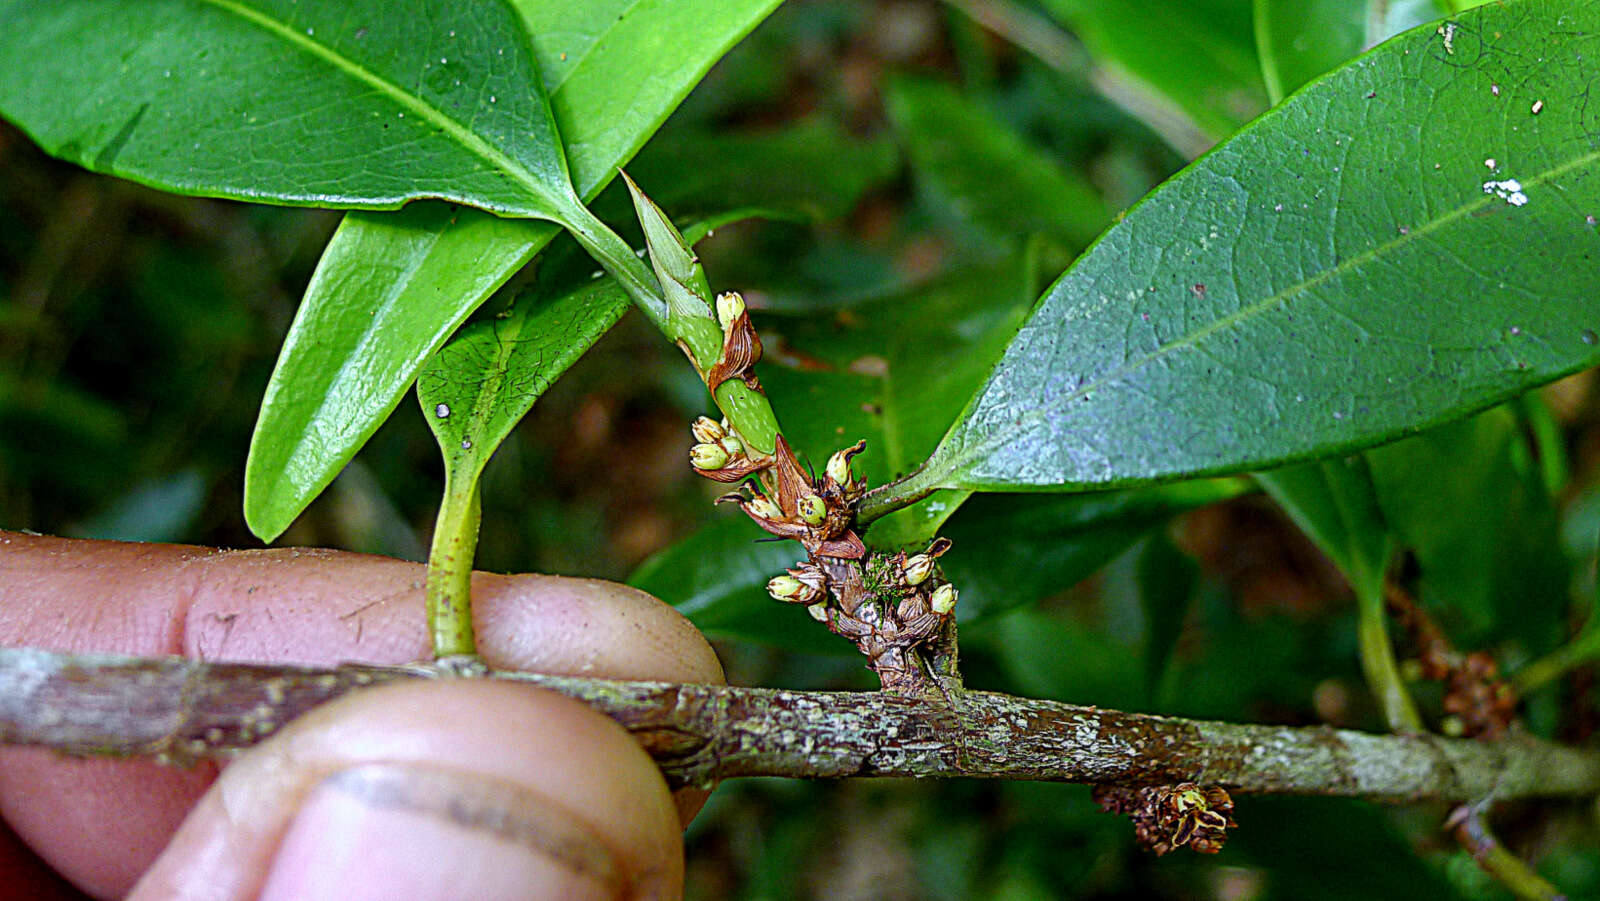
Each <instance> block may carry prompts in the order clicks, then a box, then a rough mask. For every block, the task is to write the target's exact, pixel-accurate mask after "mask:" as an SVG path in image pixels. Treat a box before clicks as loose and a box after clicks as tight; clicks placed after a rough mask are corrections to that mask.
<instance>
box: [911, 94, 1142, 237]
mask: <svg viewBox="0 0 1600 901" xmlns="http://www.w3.org/2000/svg"><path fill="white" fill-rule="evenodd" d="M885 104H886V106H887V109H888V112H889V117H890V118H891V119H892V120H893V121H894V125H895V130H896V131H897V132H899V134H900V137H901V139H902V140H903V141H904V142H905V144H906V147H907V150H908V151H909V153H910V157H911V164H912V167H913V169H914V170H915V171H916V174H917V182H918V185H919V186H920V187H921V188H922V190H923V191H924V192H926V193H927V194H928V195H930V197H931V199H932V200H933V203H934V205H935V206H936V207H938V208H939V209H940V210H944V211H948V213H949V214H950V215H952V216H953V217H955V218H956V219H957V220H959V221H961V222H963V223H965V224H967V225H968V226H969V227H970V228H972V229H973V230H974V231H976V232H977V233H979V234H980V235H982V236H984V237H985V238H987V239H988V240H990V241H994V242H997V243H1001V244H1004V243H1008V242H1009V243H1015V242H1016V241H1018V240H1020V239H1022V238H1025V237H1027V236H1028V235H1031V234H1034V233H1036V232H1037V233H1042V234H1046V235H1049V236H1050V237H1052V238H1054V239H1056V240H1057V241H1060V242H1061V243H1063V244H1065V245H1067V246H1069V247H1073V248H1081V247H1083V246H1085V245H1087V244H1088V243H1089V242H1090V241H1093V240H1094V238H1095V236H1096V235H1098V234H1100V231H1101V230H1102V229H1104V228H1105V227H1106V224H1107V223H1108V222H1110V220H1111V214H1110V211H1109V210H1107V209H1106V204H1105V201H1104V200H1103V199H1101V197H1100V194H1099V192H1097V191H1096V190H1095V189H1094V186H1093V185H1091V184H1089V182H1088V181H1087V180H1085V179H1084V178H1082V177H1081V176H1079V175H1077V174H1076V173H1075V172H1072V171H1070V170H1068V169H1065V168H1062V167H1061V166H1059V165H1057V164H1056V163H1055V162H1054V161H1053V160H1051V159H1049V158H1048V157H1047V156H1045V155H1044V153H1043V151H1042V150H1041V149H1040V148H1038V147H1035V146H1032V145H1030V144H1029V143H1028V142H1027V141H1026V140H1024V139H1023V137H1022V136H1021V135H1019V134H1017V133H1016V132H1014V131H1012V130H1011V129H1010V128H1009V127H1007V126H1006V125H1005V124H1004V123H1003V122H1001V121H1000V119H999V118H998V117H996V116H995V115H994V114H993V113H991V112H989V111H988V110H986V109H984V108H983V107H982V106H981V105H979V104H978V103H976V102H974V101H973V100H971V99H970V98H968V97H966V96H964V95H962V93H961V92H960V91H958V90H956V89H955V88H953V87H951V86H949V85H946V84H943V83H941V82H938V81H933V80H931V79H921V78H897V79H895V80H894V81H892V82H890V84H889V89H888V94H887V96H886V98H885Z"/></svg>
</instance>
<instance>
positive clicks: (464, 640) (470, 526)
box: [426, 474, 481, 659]
mask: <svg viewBox="0 0 1600 901" xmlns="http://www.w3.org/2000/svg"><path fill="white" fill-rule="evenodd" d="M474 476H475V474H474ZM466 482H467V484H466V485H465V486H464V487H463V486H461V485H459V484H456V480H455V479H452V478H451V477H450V475H449V474H446V476H445V486H444V498H443V500H442V501H441V502H440V504H439V518H438V521H437V522H436V524H435V525H434V528H433V547H432V548H431V549H430V550H429V552H428V581H427V588H426V594H427V599H428V627H429V629H430V630H431V631H432V633H433V656H434V658H435V659H439V658H443V657H458V656H463V655H476V654H477V653H478V645H477V640H476V638H475V637H474V635H473V631H472V560H473V555H474V554H475V552H476V551H477V548H478V523H479V520H480V519H481V508H480V505H479V502H478V480H477V478H476V477H474V478H471V479H467V480H466Z"/></svg>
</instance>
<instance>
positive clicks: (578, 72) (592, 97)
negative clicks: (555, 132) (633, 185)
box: [245, 0, 779, 541]
mask: <svg viewBox="0 0 1600 901" xmlns="http://www.w3.org/2000/svg"><path fill="white" fill-rule="evenodd" d="M778 2H779V0H693V2H690V0H678V2H674V3H653V4H638V5H636V6H633V7H632V8H630V9H629V10H628V15H626V16H621V17H619V16H618V15H617V12H618V10H617V9H615V8H614V7H617V6H618V4H616V3H611V4H600V3H559V2H546V3H535V2H531V0H525V2H522V3H521V4H519V7H518V9H519V12H521V13H522V15H523V18H524V19H525V20H526V22H527V26H528V28H529V30H530V31H532V32H533V33H534V34H535V35H536V38H535V53H536V55H537V56H538V57H539V67H540V70H541V72H543V73H544V84H545V87H546V90H547V91H548V92H549V94H550V104H551V107H552V110H553V112H554V113H555V116H556V120H557V122H558V123H559V124H560V132H561V135H562V139H563V141H564V143H565V146H566V156H567V165H568V167H569V168H570V170H571V172H572V178H573V182H574V184H575V185H576V186H577V188H578V192H579V193H580V194H581V195H582V196H583V197H584V198H586V199H588V198H593V197H594V196H595V195H596V194H598V193H599V191H600V189H601V188H602V187H604V185H605V184H606V183H607V182H608V181H610V179H611V177H612V175H613V174H614V173H615V171H616V167H617V166H618V165H620V164H622V163H623V162H624V161H626V160H627V159H628V158H629V157H631V156H632V155H633V154H634V153H636V152H637V151H638V149H639V147H640V146H642V145H643V144H644V142H645V141H646V140H647V139H648V138H649V137H650V134H651V133H652V132H653V131H654V130H655V129H656V128H657V127H658V126H659V125H660V124H661V122H662V121H663V120H665V119H666V117H667V114H668V113H670V112H671V111H672V110H673V108H675V107H676V106H677V105H678V103H679V102H680V101H681V100H682V99H683V97H684V95H686V94H687V93H688V92H689V89H690V88H692V87H693V86H694V85H695V83H696V82H698V81H699V79H700V77H701V76H702V75H704V74H705V72H706V70H707V69H708V68H710V66H711V64H712V63H713V62H715V61H716V60H717V59H718V58H719V57H720V56H721V55H722V54H723V53H724V52H726V51H727V49H728V48H729V47H731V46H732V45H733V44H734V43H736V42H737V41H738V40H739V39H740V38H741V37H743V36H744V35H745V34H746V33H748V32H749V30H750V29H751V28H754V27H755V25H756V24H757V23H758V22H760V21H761V20H762V19H763V18H765V17H766V15H767V14H768V13H769V12H771V11H772V9H773V8H774V7H776V6H777V4H778ZM622 5H624V6H625V5H626V4H622ZM556 35H566V36H567V37H568V38H570V39H571V40H572V41H573V42H574V44H573V50H572V51H571V52H569V51H566V50H562V49H558V48H556V46H555V44H554V43H552V42H554V41H556V40H557V38H556V37H554V36H556ZM580 45H581V47H582V48H583V49H582V51H581V52H579V50H578V48H579V46H580ZM562 53H565V54H566V59H561V58H560V57H561V54H562ZM619 66H621V67H622V68H623V71H620V72H619V70H618V67H619ZM663 73H670V74H663ZM618 85H628V86H629V87H630V90H620V89H618ZM556 232H557V229H556V228H555V227H554V226H551V225H549V224H548V223H544V222H530V221H527V220H512V219H498V218H495V217H493V216H490V215H488V214H487V213H483V212H479V211H477V210H472V209H456V210H447V209H445V208H444V207H443V205H439V204H426V203H415V204H412V205H410V206H408V207H406V208H405V209H402V210H400V211H398V212H394V213H386V214H375V213H360V212H357V213H351V214H349V215H347V216H346V217H345V219H344V222H343V224H341V225H340V227H339V230H338V231H337V232H335V233H334V236H333V240H332V241H331V242H330V243H329V245H328V249H327V251H326V252H325V253H324V254H323V258H322V261H321V263H320V264H319V265H318V267H317V273H316V275H315V276H313V278H312V282H311V285H310V286H309V287H308V288H307V289H306V298H305V300H304V302H302V303H301V305H300V310H299V312H298V314H297V315H296V317H295V321H294V324H293V325H292V326H291V327H290V330H289V336H288V338H287V339H285V343H284V349H283V352H282V353H281V354H280V355H279V358H278V365H277V369H276V370H274V372H273V375H272V381H271V382H270V383H269V384H268V387H267V394H266V397H265V398H264V399H263V400H262V405H261V416H260V419H259V420H258V421H257V423H256V431H255V435H254V436H253V438H252V440H251V444H250V458H249V461H248V462H247V463H246V465H245V519H246V521H247V522H248V523H249V525H250V529H251V531H253V532H255V533H256V534H257V535H258V536H260V537H261V538H263V539H264V540H268V541H270V540H271V539H273V538H275V537H277V536H278V535H279V534H281V533H282V532H283V530H284V529H286V528H288V526H289V523H290V522H292V521H293V520H294V518H295V517H296V516H298V515H299V514H300V511H301V510H304V509H305V507H306V505H307V504H309V503H310V502H311V500H312V499H313V498H315V497H316V496H317V495H318V494H319V493H321V491H322V489H323V488H325V487H326V486H327V485H328V483H329V482H330V481H332V480H333V477H334V476H335V475H337V474H338V472H339V471H340V470H341V469H343V468H344V465H345V464H346V463H348V462H350V460H351V458H353V457H354V456H355V454H356V451H358V450H360V449H361V447H362V445H364V444H365V443H366V442H367V439H369V438H371V437H372V434H373V433H374V432H376V431H377V430H378V426H379V425H381V424H382V423H383V421H384V420H385V419H387V418H388V416H389V414H390V413H391V412H393V410H394V408H395V406H396V405H397V404H398V403H399V402H400V398H401V396H402V395H404V394H405V392H406V389H407V388H408V387H409V386H410V385H411V382H412V380H413V379H414V378H415V377H416V373H417V370H418V369H419V368H420V367H421V366H422V363H423V362H424V361H425V360H427V359H428V357H429V356H430V355H432V354H433V352H434V351H436V350H437V349H438V348H439V347H440V345H442V344H443V343H444V341H445V339H446V338H448V337H449V336H450V333H451V332H453V331H454V330H455V329H456V328H457V327H458V326H459V325H461V323H462V322H464V321H465V320H466V318H467V316H468V315H469V314H470V313H471V312H472V311H473V310H475V309H477V307H478V306H479V304H481V303H483V301H484V299H485V298H487V297H488V296H489V295H490V294H492V293H493V292H494V291H495V289H497V288H498V287H499V286H500V285H501V284H503V283H504V282H505V280H506V279H508V278H510V277H511V275H512V274H513V273H515V272H516V271H517V270H518V269H520V268H522V266H523V265H524V264H526V263H527V262H528V261H529V260H531V259H532V258H533V255H534V254H535V253H537V252H538V251H539V249H540V248H542V247H544V245H545V244H546V243H548V242H549V241H550V239H551V238H552V237H554V236H555V234H556Z"/></svg>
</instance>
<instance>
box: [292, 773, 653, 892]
mask: <svg viewBox="0 0 1600 901" xmlns="http://www.w3.org/2000/svg"><path fill="white" fill-rule="evenodd" d="M626 887H627V886H626V883H625V880H624V878H623V875H622V871H621V868H620V867H619V865H618V864H617V862H616V859H615V858H614V857H613V855H612V852H611V851H610V849H608V848H607V847H606V845H605V843H604V842H603V841H602V840H601V839H600V838H599V837H598V836H596V835H595V834H594V833H593V831H591V830H590V829H589V828H588V827H587V826H586V825H585V824H583V823H582V822H581V821H579V820H577V819H576V818H575V817H574V816H573V815H572V813H571V812H570V811H567V810H566V809H564V808H562V807H560V806H559V805H557V804H555V803H554V802H552V801H550V800H549V799H548V798H545V797H543V796H541V795H539V794H537V793H535V792H533V791H530V790H529V789H527V788H524V787H523V786H520V785H516V784H514V783H510V782H504V781H500V780H496V779H492V778H485V777H481V776H477V775H474V774H467V773H463V772H459V771H455V770H445V769H433V768H427V767H418V766H412V765H404V764H395V763H375V764H363V765H361V766H358V767H352V768H350V769H347V770H341V771H339V772H337V773H335V774H333V775H332V776H329V777H328V778H327V779H325V780H323V781H322V782H321V783H320V784H319V785H318V786H317V787H316V788H315V789H313V790H312V792H311V795H310V796H309V797H308V798H307V799H306V802H305V804H304V805H302V806H301V808H300V811H299V813H298V814H296V816H295V818H294V820H293V822H292V823H290V825H289V828H288V830H287V831H286V832H285V834H284V838H283V842H282V844H281V845H280V846H279V848H278V853H277V856H276V857H275V858H274V860H273V863H272V868H271V870H270V871H269V872H268V875H267V880H266V884H265V886H264V887H263V889H262V892H261V896H260V897H261V899H262V901H324V899H326V901H368V899H371V901H378V899H393V898H408V899H416V901H429V899H444V898H452V899H453V898H473V899H482V901H498V899H507V901H510V899H539V898H562V899H569V898H570V899H580V901H581V899H590V898H593V899H606V898H618V897H621V896H622V894H623V892H624V890H625V889H626Z"/></svg>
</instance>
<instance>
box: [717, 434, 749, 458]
mask: <svg viewBox="0 0 1600 901" xmlns="http://www.w3.org/2000/svg"><path fill="white" fill-rule="evenodd" d="M717 443H718V444H721V445H722V449H723V450H725V451H727V452H728V456H730V457H742V456H744V442H743V441H740V440H739V439H738V438H735V437H734V436H732V435H724V436H722V440H721V441H719V442H717Z"/></svg>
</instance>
